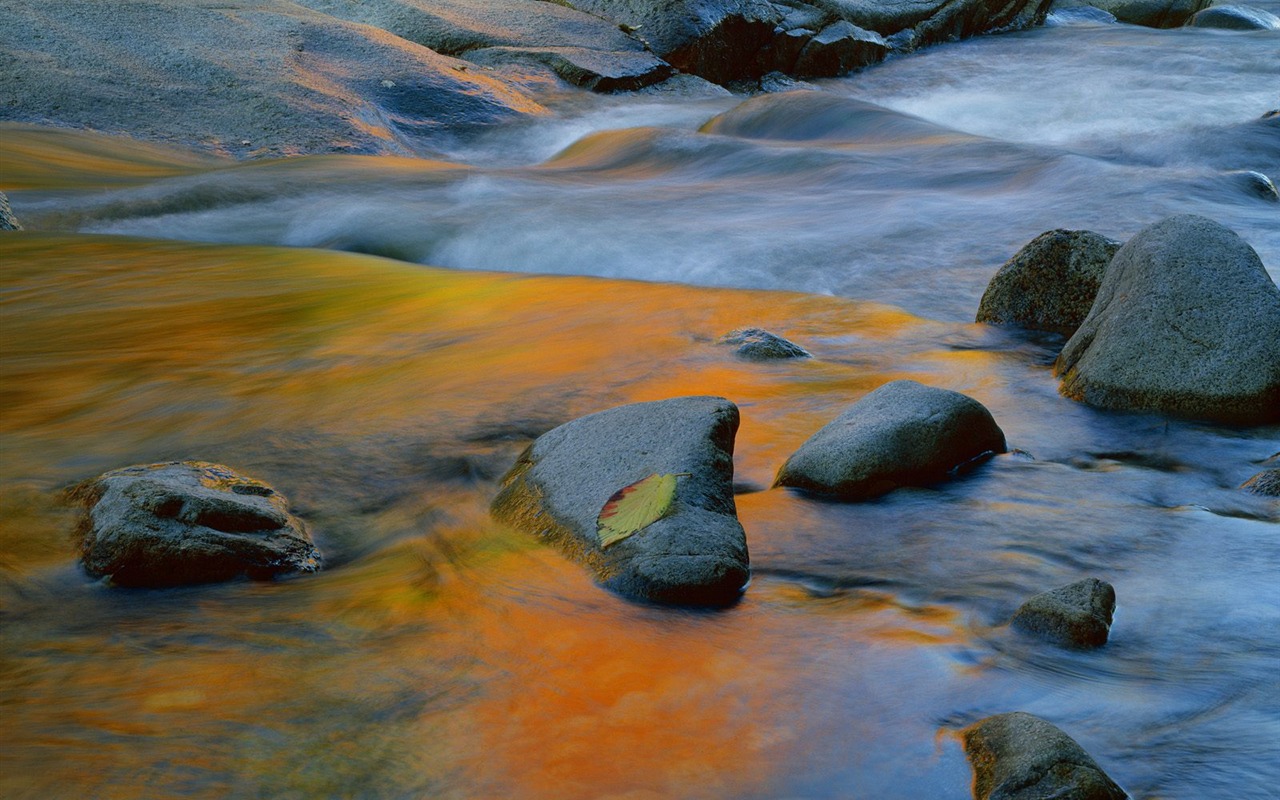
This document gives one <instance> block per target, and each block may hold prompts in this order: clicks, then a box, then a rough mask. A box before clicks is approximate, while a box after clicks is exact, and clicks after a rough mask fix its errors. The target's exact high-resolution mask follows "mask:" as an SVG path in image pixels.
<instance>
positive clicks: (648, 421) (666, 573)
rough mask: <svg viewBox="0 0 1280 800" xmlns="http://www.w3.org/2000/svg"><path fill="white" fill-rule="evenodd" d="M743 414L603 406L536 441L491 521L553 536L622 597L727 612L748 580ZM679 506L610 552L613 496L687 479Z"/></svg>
mask: <svg viewBox="0 0 1280 800" xmlns="http://www.w3.org/2000/svg"><path fill="white" fill-rule="evenodd" d="M737 430H738V409H737V407H736V406H735V405H734V404H733V403H731V402H729V401H728V400H725V399H724V398H720V397H680V398H675V399H672V400H659V401H656V402H651V403H635V404H632V405H626V406H620V407H618V408H613V409H609V410H608V411H601V412H599V413H597V414H591V415H589V416H586V417H582V418H580V419H576V420H573V421H572V422H568V423H566V424H564V425H561V426H560V427H558V428H555V429H554V430H551V431H548V432H547V433H545V434H543V435H542V436H540V437H538V439H537V440H536V441H534V443H533V444H532V445H530V446H529V448H528V449H527V450H526V451H525V452H524V453H523V454H522V455H521V456H520V458H519V460H518V461H517V462H516V465H515V466H514V467H513V468H512V469H511V471H510V472H508V473H507V475H506V477H504V478H503V480H502V490H501V491H500V492H499V494H498V496H497V497H496V498H495V499H494V501H493V505H492V511H493V514H494V516H495V517H496V518H497V519H499V520H502V521H504V522H506V523H508V524H510V525H512V526H513V527H515V528H518V529H521V530H524V531H528V532H531V533H534V534H536V535H537V536H540V537H543V538H546V539H549V540H551V541H553V542H555V543H556V544H558V545H559V546H561V547H562V548H563V549H564V550H566V551H567V552H568V553H569V554H570V555H571V556H572V557H574V558H577V559H578V560H580V561H582V562H583V563H585V564H586V565H587V566H589V567H590V568H592V569H593V570H594V571H595V572H596V576H597V579H598V580H599V581H600V582H601V583H602V584H603V585H604V586H606V587H607V588H609V589H612V590H614V591H616V592H617V593H619V594H620V595H622V596H624V597H627V598H630V599H633V600H641V601H650V602H656V603H667V604H678V605H698V606H724V605H729V604H731V603H733V602H735V601H736V600H737V599H738V597H739V596H740V594H741V591H742V587H743V586H744V585H745V584H746V582H747V580H748V578H749V577H750V571H749V561H748V555H747V542H746V535H745V533H744V532H743V530H742V525H741V524H739V522H738V515H737V508H736V507H735V505H734V501H733V439H734V434H735V433H736V432H737ZM680 473H688V475H687V476H683V477H680V478H679V479H678V482H677V487H676V496H675V501H674V505H673V506H672V511H671V513H669V514H668V515H667V516H665V517H663V518H662V519H659V520H658V521H657V522H654V523H653V524H651V525H649V526H648V527H646V528H643V529H642V530H640V531H639V532H637V533H635V534H634V535H632V536H630V537H629V538H627V539H624V540H622V541H620V542H618V543H617V544H614V545H612V546H611V547H609V548H608V549H602V548H601V547H600V545H599V539H598V537H597V533H596V520H597V517H598V516H599V514H600V511H601V509H602V508H603V507H604V504H605V503H606V502H607V501H608V500H609V498H610V497H611V496H612V495H613V494H614V493H615V492H617V491H618V490H619V489H622V488H623V487H625V486H628V485H630V484H632V483H635V482H636V481H639V480H642V479H644V478H646V477H648V476H649V475H653V474H680Z"/></svg>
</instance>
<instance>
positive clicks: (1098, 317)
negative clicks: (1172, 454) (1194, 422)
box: [1054, 215, 1280, 424]
mask: <svg viewBox="0 0 1280 800" xmlns="http://www.w3.org/2000/svg"><path fill="white" fill-rule="evenodd" d="M1277 330H1280V289H1277V287H1276V284H1275V283H1274V282H1273V281H1272V280H1271V277H1270V276H1269V275H1268V274H1267V271H1266V269H1265V268H1264V267H1263V265H1262V262H1261V260H1259V258H1258V254H1257V253H1255V252H1254V250H1253V248H1251V247H1250V246H1249V245H1248V244H1247V243H1245V242H1244V240H1242V239H1241V238H1240V237H1239V236H1237V235H1236V234H1235V233H1233V232H1232V231H1230V230H1228V229H1227V228H1224V227H1223V226H1221V225H1219V224H1218V223H1216V222H1214V221H1213V220H1210V219H1206V218H1204V217H1199V216H1195V215H1181V216H1177V217H1170V218H1169V219H1166V220H1164V221H1162V222H1158V223H1156V224H1154V225H1151V226H1148V227H1147V228H1144V229H1143V230H1142V231H1141V232H1139V233H1138V234H1137V235H1136V236H1134V237H1133V238H1132V239H1131V240H1129V242H1128V243H1127V244H1125V245H1124V247H1122V248H1120V250H1119V251H1118V252H1117V253H1116V256H1115V258H1114V259H1113V260H1112V262H1111V264H1110V266H1109V267H1108V268H1107V272H1106V274H1105V275H1104V276H1103V280H1102V285H1101V287H1100V288H1099V290H1098V297H1097V299H1096V300H1095V302H1094V305H1093V308H1092V310H1091V311H1090V312H1089V316H1088V318H1086V319H1085V321H1084V323H1083V324H1082V325H1081V326H1080V329H1079V330H1077V331H1076V333H1075V335H1073V336H1072V337H1071V339H1070V340H1069V341H1068V342H1067V344H1066V346H1065V347H1064V348H1063V351H1062V354H1061V355H1060V356H1059V357H1058V360H1057V362H1056V364H1055V367H1054V369H1055V372H1056V374H1057V375H1058V376H1059V377H1061V379H1062V385H1061V389H1062V393H1063V394H1065V395H1066V396H1068V397H1070V398H1073V399H1075V400H1080V401H1082V402H1085V403H1088V404H1090V405H1095V406H1100V407H1103V408H1111V409H1129V410H1145V411H1156V412H1161V413H1165V414H1172V415H1176V416H1183V417H1192V418H1196V419H1205V420H1212V421H1218V422H1226V423H1232V424H1263V423H1268V422H1275V421H1277V420H1280V336H1276V335H1275V332H1276V331H1277Z"/></svg>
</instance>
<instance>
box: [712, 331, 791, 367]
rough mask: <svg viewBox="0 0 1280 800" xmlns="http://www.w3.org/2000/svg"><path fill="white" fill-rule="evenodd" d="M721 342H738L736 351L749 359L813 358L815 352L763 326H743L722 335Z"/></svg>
mask: <svg viewBox="0 0 1280 800" xmlns="http://www.w3.org/2000/svg"><path fill="white" fill-rule="evenodd" d="M719 343H720V344H736V345H738V349H737V350H736V351H735V352H736V353H737V354H738V356H739V357H740V358H745V359H747V360H748V361H775V360H777V359H786V358H813V354H812V353H810V352H809V351H808V350H805V349H804V348H803V347H801V346H800V345H798V344H796V343H795V342H791V341H788V340H786V339H784V338H782V337H781V336H778V335H776V334H773V333H769V332H768V331H766V330H764V329H763V328H743V329H742V330H737V331H730V332H729V333H726V334H725V335H724V336H722V337H720V341H719Z"/></svg>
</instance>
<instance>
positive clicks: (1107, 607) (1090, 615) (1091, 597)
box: [1011, 578, 1116, 649]
mask: <svg viewBox="0 0 1280 800" xmlns="http://www.w3.org/2000/svg"><path fill="white" fill-rule="evenodd" d="M1115 610H1116V590H1115V589H1114V588H1113V587H1112V586H1111V584H1109V583H1107V582H1106V581H1100V580H1098V579H1097V578H1086V579H1085V580H1082V581H1076V582H1075V583H1071V584H1067V585H1066V586H1060V587H1058V588H1057V589H1053V590H1051V591H1048V592H1044V593H1043V594H1038V595H1036V596H1035V597H1033V598H1031V599H1030V600H1028V601H1027V602H1025V603H1023V604H1022V607H1021V608H1019V609H1018V612H1017V613H1016V614H1014V615H1013V620H1012V622H1011V624H1012V625H1013V627H1014V628H1016V629H1017V630H1020V631H1022V632H1024V633H1029V634H1032V635H1034V636H1037V637H1039V638H1041V639H1045V640H1047V641H1051V642H1053V643H1055V644H1059V645H1062V646H1063V647H1076V648H1082V649H1083V648H1090V647H1101V646H1102V645H1104V644H1106V643H1107V634H1108V633H1109V632H1110V630H1111V618H1112V614H1114V613H1115Z"/></svg>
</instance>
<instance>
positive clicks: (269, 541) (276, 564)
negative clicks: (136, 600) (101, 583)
mask: <svg viewBox="0 0 1280 800" xmlns="http://www.w3.org/2000/svg"><path fill="white" fill-rule="evenodd" d="M74 496H75V497H76V499H78V500H80V501H81V502H82V503H84V505H85V507H86V509H87V513H86V516H85V518H84V520H83V521H82V523H81V530H82V533H83V540H82V543H81V555H82V558H83V563H84V568H85V571H86V572H88V573H89V574H90V575H92V576H94V577H105V578H109V579H110V580H111V582H112V583H113V584H116V585H118V586H133V587H165V586H182V585H187V584H198V583H214V582H218V581H225V580H230V579H232V578H236V577H239V576H242V575H244V576H248V577H250V578H254V579H258V580H265V579H269V578H272V577H275V576H276V575H281V574H286V573H291V572H315V571H316V570H318V569H319V568H320V552H319V551H318V550H317V549H316V547H315V545H314V544H312V542H311V536H310V535H309V534H308V532H307V528H306V525H304V524H303V522H302V521H301V520H299V519H298V518H297V517H294V516H293V515H292V514H290V513H289V507H288V502H287V501H286V500H285V498H284V497H283V496H281V495H280V494H279V493H278V492H276V491H275V490H274V489H272V488H271V487H270V486H267V485H266V484H265V483H262V482H261V481H257V480H254V479H253V478H248V477H245V476H244V475H240V474H238V473H236V472H235V471H234V470H232V469H230V468H229V467H224V466H221V465H219V464H209V463H205V462H200V461H175V462H170V463H165V464H150V465H146V466H136V467H126V468H124V469H118V470H114V471H112V472H108V473H106V474H104V475H101V476H99V477H97V478H95V479H94V480H92V481H89V482H88V483H86V484H84V485H82V486H80V487H78V488H77V490H76V491H75V493H74Z"/></svg>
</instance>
